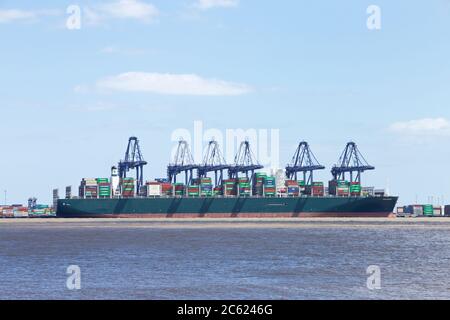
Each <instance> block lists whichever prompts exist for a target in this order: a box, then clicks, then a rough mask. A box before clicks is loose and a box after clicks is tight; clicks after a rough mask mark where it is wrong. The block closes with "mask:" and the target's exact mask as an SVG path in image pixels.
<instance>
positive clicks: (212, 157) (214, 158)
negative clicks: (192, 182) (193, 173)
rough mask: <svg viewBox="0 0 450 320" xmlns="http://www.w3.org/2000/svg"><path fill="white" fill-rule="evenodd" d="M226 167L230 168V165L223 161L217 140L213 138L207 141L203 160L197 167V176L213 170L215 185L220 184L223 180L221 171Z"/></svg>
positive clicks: (200, 176) (226, 168)
mask: <svg viewBox="0 0 450 320" xmlns="http://www.w3.org/2000/svg"><path fill="white" fill-rule="evenodd" d="M228 169H230V165H227V164H226V163H225V159H224V157H223V156H222V153H221V152H220V148H219V144H218V143H217V141H215V140H214V139H213V140H211V141H209V143H208V147H207V149H206V152H205V156H204V157H203V162H202V164H201V165H199V167H198V176H199V178H203V177H206V176H207V175H208V173H209V172H214V178H215V180H214V183H215V185H216V186H220V185H221V184H222V181H223V171H224V170H228Z"/></svg>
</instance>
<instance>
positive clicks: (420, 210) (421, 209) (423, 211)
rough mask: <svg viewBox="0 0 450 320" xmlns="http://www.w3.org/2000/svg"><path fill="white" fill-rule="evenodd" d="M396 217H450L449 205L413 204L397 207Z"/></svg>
mask: <svg viewBox="0 0 450 320" xmlns="http://www.w3.org/2000/svg"><path fill="white" fill-rule="evenodd" d="M396 213H397V217H442V216H445V217H450V205H446V206H434V205H432V204H413V205H407V206H403V207H397V209H396Z"/></svg>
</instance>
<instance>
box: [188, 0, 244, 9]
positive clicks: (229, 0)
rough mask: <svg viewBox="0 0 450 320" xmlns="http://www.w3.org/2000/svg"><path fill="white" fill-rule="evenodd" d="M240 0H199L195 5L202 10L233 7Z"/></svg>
mask: <svg viewBox="0 0 450 320" xmlns="http://www.w3.org/2000/svg"><path fill="white" fill-rule="evenodd" d="M238 5H239V0H198V1H197V2H196V4H195V6H196V7H197V8H199V9H202V10H208V9H211V8H216V7H222V8H231V7H237V6H238Z"/></svg>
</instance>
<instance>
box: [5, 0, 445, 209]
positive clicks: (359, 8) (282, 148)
mask: <svg viewBox="0 0 450 320" xmlns="http://www.w3.org/2000/svg"><path fill="white" fill-rule="evenodd" d="M373 6H376V11H371V10H368V8H369V9H370V8H373ZM449 17H450V1H447V0H431V1H425V2H424V1H384V0H371V1H345V2H337V1H334V2H332V1H323V0H318V1H298V0H295V1H294V0H292V1H288V0H285V1H276V2H275V1H256V0H172V1H162V0H146V1H144V0H107V1H49V0H42V1H20V0H15V1H0V39H1V47H0V48H1V50H0V63H1V64H0V66H1V69H0V70H1V72H0V110H1V111H0V112H1V113H0V116H1V117H0V119H1V122H0V133H1V152H2V155H1V156H0V164H1V168H2V170H0V190H1V191H3V192H2V194H1V197H0V203H2V204H3V202H4V191H5V190H6V197H7V199H6V200H7V202H8V203H26V201H27V199H28V197H30V196H35V197H37V198H38V202H41V203H50V202H51V197H52V189H53V188H59V189H60V193H63V191H64V187H65V186H68V185H71V186H73V188H74V189H75V190H76V188H77V186H78V184H79V181H80V180H81V178H83V177H107V176H109V174H110V167H111V166H112V165H114V164H116V163H117V162H118V161H119V160H120V159H121V158H123V156H124V153H125V149H126V145H127V141H128V137H130V136H137V137H138V138H139V140H140V144H141V149H142V152H143V155H144V158H145V160H146V161H147V162H148V163H149V164H148V165H147V166H146V168H145V171H144V173H145V176H146V178H147V179H153V178H155V177H162V176H164V175H165V172H166V166H167V164H168V163H169V162H170V161H171V153H172V152H173V149H174V147H175V146H176V140H177V139H178V138H179V136H178V135H181V134H183V132H187V133H190V137H187V133H186V134H184V135H186V136H183V138H185V139H188V138H189V139H190V140H189V141H190V142H191V145H192V147H193V149H196V150H193V152H194V153H195V154H201V150H200V149H201V147H199V146H198V143H194V140H195V139H197V140H198V139H200V142H202V141H203V142H204V143H205V144H206V142H207V140H208V139H207V138H208V137H206V136H203V135H202V136H198V132H197V133H194V127H195V126H197V127H198V126H199V124H200V125H201V126H202V127H203V131H207V130H214V134H213V135H215V138H217V136H218V135H219V136H220V134H221V133H222V134H223V135H224V136H226V132H227V130H236V129H242V130H244V131H245V132H246V133H245V134H249V135H250V133H251V132H257V133H258V141H256V142H255V144H257V145H256V146H255V148H260V149H261V150H262V148H263V147H261V144H262V143H264V140H265V136H264V132H268V135H269V137H271V139H272V138H273V139H274V141H275V142H277V141H278V142H277V143H276V144H275V145H274V150H275V149H276V150H275V151H273V152H272V154H278V159H279V161H278V162H279V163H278V164H276V165H275V164H274V162H270V163H269V167H270V166H275V167H277V166H278V167H283V166H285V165H286V164H287V163H288V162H289V161H290V159H291V157H292V155H293V153H294V151H295V148H296V146H297V144H298V143H299V142H300V141H302V140H306V141H308V142H309V144H310V146H311V148H312V150H313V152H314V154H315V156H316V157H317V159H318V160H319V162H320V163H321V164H323V165H325V166H326V168H327V169H326V170H323V171H321V172H318V173H317V174H316V179H317V180H322V181H327V180H329V179H330V178H331V174H330V169H331V167H332V165H333V164H335V163H337V161H338V159H339V156H340V154H341V152H342V150H343V149H344V147H345V144H346V143H347V142H348V141H351V140H352V141H355V142H356V143H357V144H358V147H359V149H360V151H361V152H362V153H363V154H364V156H365V158H366V159H367V161H368V162H369V163H370V164H371V165H373V166H375V167H376V170H375V171H371V172H366V173H365V174H364V175H363V179H362V180H363V184H364V185H365V186H376V187H377V188H387V189H388V191H389V192H390V194H392V195H398V196H400V204H410V203H415V202H419V203H426V202H434V203H435V204H438V203H442V204H449V203H450V172H449V169H448V167H447V161H448V159H449V158H450V109H449V107H448V102H449V101H450V90H449V85H450V59H449V56H450V42H449V41H448V39H449V38H450V37H449V36H450V19H449ZM78 18H79V19H78ZM373 19H375V20H373ZM373 21H376V22H377V24H376V26H377V27H376V28H374V24H373ZM78 22H79V23H78ZM183 129H184V130H183ZM249 130H250V131H249ZM274 132H275V133H274ZM272 133H274V135H272ZM196 134H197V136H196ZM266 140H267V139H266ZM258 143H259V145H258ZM194 144H195V145H196V146H197V147H196V148H194ZM223 144H224V146H223V147H224V149H228V150H227V151H224V153H228V154H232V153H233V152H234V151H235V149H233V150H231V149H232V147H231V146H228V145H225V144H226V142H224V143H223ZM227 146H228V147H227ZM202 147H204V145H203V146H202ZM233 148H234V147H233ZM255 153H256V154H259V152H255ZM200 157H201V156H200Z"/></svg>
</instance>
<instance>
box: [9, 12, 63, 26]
mask: <svg viewBox="0 0 450 320" xmlns="http://www.w3.org/2000/svg"><path fill="white" fill-rule="evenodd" d="M61 13H62V12H61V11H59V10H36V11H26V10H20V9H0V23H10V22H15V21H33V20H36V19H37V18H39V17H40V16H55V15H60V14H61Z"/></svg>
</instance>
